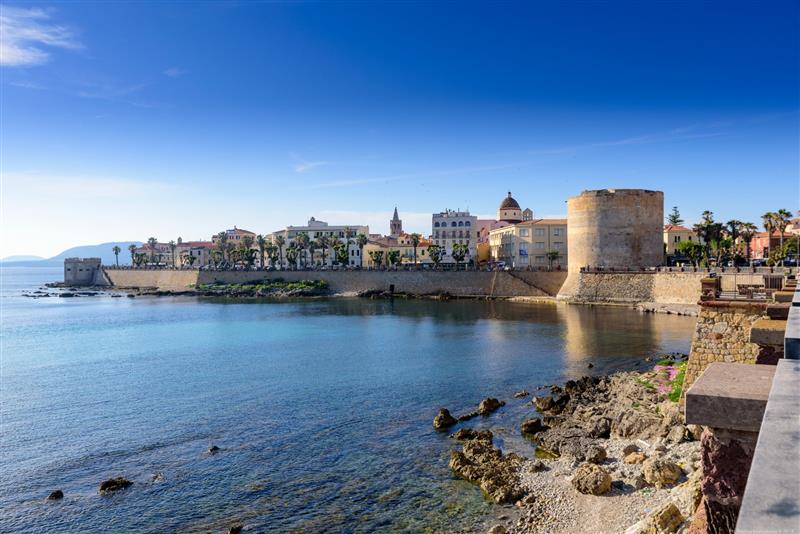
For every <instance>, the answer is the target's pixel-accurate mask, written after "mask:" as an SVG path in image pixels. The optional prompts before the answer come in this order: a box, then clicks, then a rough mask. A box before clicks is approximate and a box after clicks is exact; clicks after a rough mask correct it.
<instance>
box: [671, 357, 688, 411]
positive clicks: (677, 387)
mask: <svg viewBox="0 0 800 534" xmlns="http://www.w3.org/2000/svg"><path fill="white" fill-rule="evenodd" d="M686 363H687V362H681V363H679V364H678V365H677V366H676V367H677V369H678V374H677V375H675V379H674V380H673V381H672V383H671V385H672V390H671V391H670V392H669V395H668V396H669V400H671V401H672V402H678V401H679V400H681V394H682V393H683V379H684V378H686Z"/></svg>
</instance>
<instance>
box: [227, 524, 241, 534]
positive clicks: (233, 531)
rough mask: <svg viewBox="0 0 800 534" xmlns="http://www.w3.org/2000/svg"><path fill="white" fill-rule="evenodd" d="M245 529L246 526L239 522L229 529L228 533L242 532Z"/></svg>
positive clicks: (236, 533) (238, 533) (237, 533)
mask: <svg viewBox="0 0 800 534" xmlns="http://www.w3.org/2000/svg"><path fill="white" fill-rule="evenodd" d="M243 530H244V526H243V525H240V524H238V523H237V524H236V525H233V526H232V527H231V528H229V529H228V534H241V532H242V531H243Z"/></svg>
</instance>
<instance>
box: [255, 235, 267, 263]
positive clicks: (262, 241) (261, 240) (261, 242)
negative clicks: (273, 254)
mask: <svg viewBox="0 0 800 534" xmlns="http://www.w3.org/2000/svg"><path fill="white" fill-rule="evenodd" d="M256 244H257V245H258V255H259V261H260V262H261V268H262V269H263V268H264V267H266V265H264V250H265V249H266V246H267V238H266V237H264V236H263V235H261V234H258V235H257V236H256Z"/></svg>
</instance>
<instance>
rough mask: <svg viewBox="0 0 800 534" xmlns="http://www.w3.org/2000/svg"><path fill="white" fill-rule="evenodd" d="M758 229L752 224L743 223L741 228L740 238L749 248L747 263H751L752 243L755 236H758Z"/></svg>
mask: <svg viewBox="0 0 800 534" xmlns="http://www.w3.org/2000/svg"><path fill="white" fill-rule="evenodd" d="M757 231H758V227H757V226H756V225H755V224H753V223H751V222H743V223H742V224H741V225H740V226H739V236H740V237H741V238H742V241H744V243H745V245H746V246H747V263H750V242H751V241H753V236H755V235H756V232H757Z"/></svg>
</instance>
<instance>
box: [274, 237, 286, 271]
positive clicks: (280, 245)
mask: <svg viewBox="0 0 800 534" xmlns="http://www.w3.org/2000/svg"><path fill="white" fill-rule="evenodd" d="M275 244H276V245H277V246H278V259H279V260H280V262H279V263H278V265H280V267H281V269H283V245H285V244H286V238H285V237H283V236H282V235H279V236H276V237H275Z"/></svg>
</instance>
